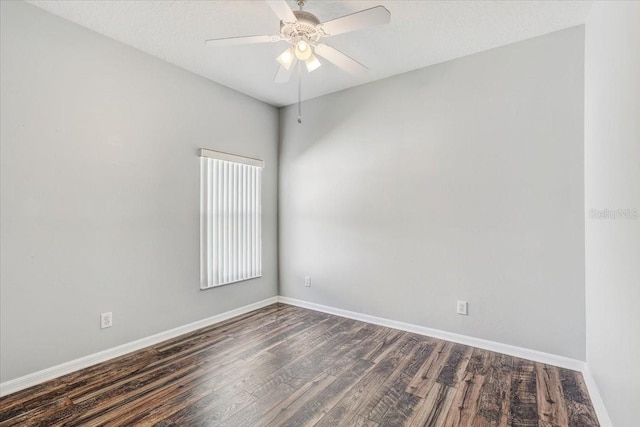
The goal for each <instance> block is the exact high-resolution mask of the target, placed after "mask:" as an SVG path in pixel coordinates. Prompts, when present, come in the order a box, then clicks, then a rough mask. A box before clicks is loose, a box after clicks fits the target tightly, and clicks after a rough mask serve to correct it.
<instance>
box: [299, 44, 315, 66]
mask: <svg viewBox="0 0 640 427" xmlns="http://www.w3.org/2000/svg"><path fill="white" fill-rule="evenodd" d="M311 55H313V52H312V50H311V45H309V43H307V42H306V41H304V40H300V41H299V42H298V43H296V58H298V59H299V60H300V61H306V60H307V59H309V57H310V56H311Z"/></svg>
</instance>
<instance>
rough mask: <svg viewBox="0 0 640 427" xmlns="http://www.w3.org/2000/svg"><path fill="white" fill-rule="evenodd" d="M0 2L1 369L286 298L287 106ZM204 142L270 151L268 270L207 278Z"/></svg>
mask: <svg viewBox="0 0 640 427" xmlns="http://www.w3.org/2000/svg"><path fill="white" fill-rule="evenodd" d="M1 5H2V6H1V7H2V10H1V16H2V18H1V19H2V21H1V23H0V28H1V31H2V33H1V37H0V38H1V40H2V45H1V55H2V56H1V64H2V65H1V67H2V68H1V70H0V75H1V87H0V89H1V91H2V104H1V111H2V115H1V117H2V121H1V134H0V140H1V156H2V163H1V170H2V172H1V174H2V175H1V180H2V187H1V194H2V199H1V206H2V211H1V218H2V220H1V223H0V224H1V233H2V247H1V250H2V258H1V264H2V273H1V282H0V283H1V287H0V301H1V306H0V316H1V317H0V325H1V330H0V337H1V341H0V349H1V353H0V360H1V366H0V371H1V373H2V375H1V381H7V380H10V379H13V378H16V377H18V376H21V375H24V374H28V373H31V372H34V371H37V370H40V369H43V368H47V367H49V366H52V365H56V364H59V363H62V362H66V361H69V360H72V359H74V358H77V357H80V356H84V355H87V354H91V353H94V352H97V351H100V350H103V349H107V348H111V347H114V346H116V345H119V344H123V343H126V342H130V341H132V340H135V339H138V338H142V337H145V336H149V335H151V334H154V333H158V332H161V331H165V330H168V329H171V328H174V327H177V326H181V325H184V324H187V323H189V322H192V321H196V320H199V319H203V318H206V317H209V316H212V315H215V314H217V313H220V312H224V311H227V310H230V309H233V308H237V307H239V306H242V305H246V304H249V303H252V302H255V301H259V300H262V299H264V298H268V297H271V296H274V295H276V294H277V246H276V234H277V217H276V208H277V206H276V205H277V202H276V198H277V137H278V133H277V132H278V131H277V125H278V123H277V121H278V119H277V117H278V113H277V110H276V109H275V108H273V107H270V106H268V105H266V104H263V103H261V102H258V101H256V100H254V99H252V98H249V97H246V96H244V95H240V94H238V93H237V92H234V91H232V90H230V89H227V88H225V87H222V86H220V85H217V84H215V83H212V82H210V81H207V80H205V79H203V78H200V77H197V76H195V75H193V74H191V73H189V72H187V71H184V70H182V69H180V68H177V67H175V66H172V65H169V64H167V63H165V62H162V61H160V60H158V59H154V58H152V57H151V56H148V55H145V54H143V53H140V52H138V51H136V50H134V49H131V48H129V47H126V46H124V45H122V44H120V43H117V42H115V41H112V40H110V39H107V38H105V37H103V36H100V35H97V34H95V33H93V32H90V31H88V30H85V29H83V28H81V27H79V26H76V25H74V24H71V23H69V22H68V21H65V20H62V19H60V18H57V17H54V16H53V15H50V14H48V13H46V12H44V11H42V10H40V9H37V8H35V7H33V6H30V5H27V4H24V3H22V2H5V1H3V2H1ZM199 147H208V148H213V149H220V150H224V151H230V152H234V153H238V154H244V155H248V156H251V157H259V158H262V159H264V160H265V161H266V165H267V166H266V169H265V175H264V200H263V203H264V218H263V233H264V234H263V254H264V264H263V265H264V277H262V278H261V279H257V280H251V281H247V282H242V283H238V284H233V285H229V286H225V287H221V288H217V289H213V290H207V291H200V290H199V185H200V181H199V167H200V166H199V159H198V157H197V149H198V148H199ZM106 311H112V312H113V316H114V319H113V321H114V326H113V327H112V328H111V329H105V330H100V329H99V314H100V313H101V312H106Z"/></svg>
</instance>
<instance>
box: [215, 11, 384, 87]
mask: <svg viewBox="0 0 640 427" xmlns="http://www.w3.org/2000/svg"><path fill="white" fill-rule="evenodd" d="M266 2H267V3H268V4H269V6H270V7H271V9H273V11H274V12H275V14H276V15H277V16H278V18H280V34H274V35H262V36H242V37H227V38H219V39H210V40H206V44H207V45H208V46H233V45H241V44H254V43H274V42H279V41H286V42H288V43H289V44H290V46H289V47H288V48H287V49H286V50H285V51H284V52H282V53H281V54H280V55H279V56H278V57H277V58H276V59H277V61H278V62H279V63H280V67H279V68H278V72H277V73H276V76H275V79H274V80H275V81H276V82H277V83H285V82H287V81H289V79H290V78H291V74H292V73H293V70H294V68H295V65H296V64H298V63H300V64H302V63H304V65H305V67H306V69H307V71H308V72H312V71H314V70H316V69H317V68H318V67H320V66H321V65H322V64H321V62H320V61H319V60H318V56H319V57H321V58H324V59H326V60H327V61H329V62H331V63H333V64H334V65H336V66H338V67H339V68H341V69H343V70H345V71H347V72H349V73H351V74H355V75H357V74H360V73H362V72H364V71H366V70H367V67H365V66H364V65H363V64H361V63H359V62H358V61H356V60H355V59H353V58H351V57H349V56H347V55H346V54H344V53H342V52H340V51H339V50H337V49H336V48H333V47H331V46H329V45H327V44H324V43H320V40H321V39H323V38H326V37H331V36H334V35H337V34H343V33H348V32H351V31H356V30H362V29H365V28H368V27H373V26H376V25H382V24H387V23H389V21H390V20H391V13H390V12H389V11H388V10H387V9H386V8H385V7H384V6H376V7H372V8H370V9H365V10H362V11H360V12H355V13H352V14H350V15H345V16H342V17H340V18H336V19H332V20H330V21H327V22H321V21H320V20H319V19H318V18H317V17H316V16H315V15H313V14H312V13H309V12H306V11H304V10H302V9H303V7H304V4H305V0H297V4H298V6H299V8H300V10H291V9H290V8H289V6H288V5H287V2H286V1H285V0H266ZM298 68H299V70H300V71H302V65H300V66H299V67H298Z"/></svg>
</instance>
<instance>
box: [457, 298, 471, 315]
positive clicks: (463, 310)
mask: <svg viewBox="0 0 640 427" xmlns="http://www.w3.org/2000/svg"><path fill="white" fill-rule="evenodd" d="M457 311H458V314H462V315H463V316H466V315H467V314H469V303H468V302H466V301H458V305H457Z"/></svg>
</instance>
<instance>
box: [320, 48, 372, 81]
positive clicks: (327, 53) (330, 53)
mask: <svg viewBox="0 0 640 427" xmlns="http://www.w3.org/2000/svg"><path fill="white" fill-rule="evenodd" d="M315 52H316V55H318V56H321V57H323V58H324V59H326V60H327V61H329V62H332V63H334V64H335V65H337V66H338V67H340V68H342V69H343V70H345V71H347V72H349V73H351V74H354V75H356V76H357V75H361V74H363V73H365V72H366V71H367V70H368V68H367V67H365V66H364V65H362V64H361V63H359V62H358V61H356V60H355V59H353V58H351V57H349V56H347V55H345V54H344V53H342V52H340V51H339V50H338V49H335V48H333V47H331V46H329V45H326V44H319V45H317V46H316V50H315Z"/></svg>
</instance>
